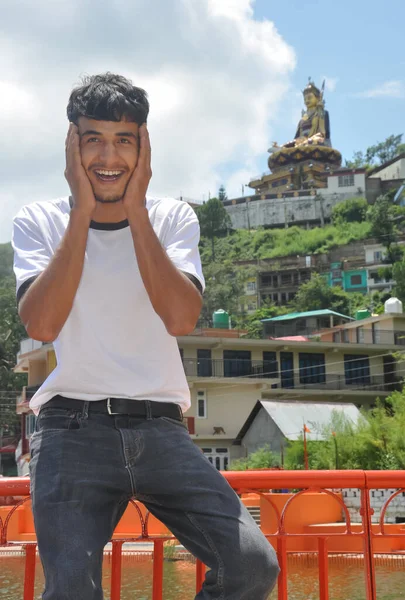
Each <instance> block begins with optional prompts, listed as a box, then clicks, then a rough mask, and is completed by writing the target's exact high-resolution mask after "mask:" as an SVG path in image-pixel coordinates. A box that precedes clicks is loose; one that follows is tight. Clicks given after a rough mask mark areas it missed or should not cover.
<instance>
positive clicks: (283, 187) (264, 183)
mask: <svg viewBox="0 0 405 600" xmlns="http://www.w3.org/2000/svg"><path fill="white" fill-rule="evenodd" d="M341 163H342V155H341V154H340V152H338V151H337V150H335V149H334V148H330V147H329V146H321V145H314V144H308V145H301V146H296V147H293V148H285V147H282V148H280V149H279V150H276V151H275V152H273V153H272V154H271V155H270V156H269V159H268V165H269V168H270V170H271V171H272V172H271V173H269V174H268V175H264V176H263V177H261V178H260V179H255V180H252V181H251V182H250V183H249V186H250V187H251V188H254V189H255V190H256V193H257V194H261V193H269V192H273V193H277V192H283V191H299V190H305V189H322V188H326V186H327V173H328V171H329V172H332V171H333V170H334V169H337V168H339V167H340V165H341Z"/></svg>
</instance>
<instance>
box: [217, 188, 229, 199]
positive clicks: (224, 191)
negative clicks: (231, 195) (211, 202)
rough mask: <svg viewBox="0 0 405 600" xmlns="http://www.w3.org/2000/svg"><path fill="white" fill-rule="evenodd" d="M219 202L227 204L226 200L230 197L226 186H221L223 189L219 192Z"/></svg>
mask: <svg viewBox="0 0 405 600" xmlns="http://www.w3.org/2000/svg"><path fill="white" fill-rule="evenodd" d="M218 200H220V202H225V200H228V195H227V193H226V190H225V186H224V185H221V187H220V188H219V190H218Z"/></svg>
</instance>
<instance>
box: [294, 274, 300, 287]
mask: <svg viewBox="0 0 405 600" xmlns="http://www.w3.org/2000/svg"><path fill="white" fill-rule="evenodd" d="M299 282H300V275H299V273H293V283H294V285H298V284H299Z"/></svg>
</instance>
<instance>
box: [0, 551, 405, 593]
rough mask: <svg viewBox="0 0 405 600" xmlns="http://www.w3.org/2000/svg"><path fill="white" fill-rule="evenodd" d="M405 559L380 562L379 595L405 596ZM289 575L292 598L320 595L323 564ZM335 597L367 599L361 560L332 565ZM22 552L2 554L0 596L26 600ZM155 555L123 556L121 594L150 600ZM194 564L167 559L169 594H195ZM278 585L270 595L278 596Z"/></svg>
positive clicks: (294, 567)
mask: <svg viewBox="0 0 405 600" xmlns="http://www.w3.org/2000/svg"><path fill="white" fill-rule="evenodd" d="M404 566H405V563H404V562H403V561H400V562H399V561H398V562H397V564H395V563H392V565H385V566H377V599H378V600H401V599H402V598H403V599H405V569H404ZM288 571H289V578H288V592H289V596H288V599H289V600H318V599H319V592H318V569H317V567H316V565H311V564H303V563H300V562H298V561H293V562H290V564H289V567H288ZM329 574H330V577H329V581H330V584H329V593H330V599H331V600H366V595H365V585H364V572H363V569H362V567H361V565H360V564H359V565H350V564H347V563H346V564H343V563H342V564H333V562H331V564H330V567H329ZM23 576H24V558H23V557H0V600H21V598H22V597H23ZM110 581H111V579H110V561H109V560H108V559H106V560H105V564H104V576H103V583H104V589H105V591H106V600H107V599H108V598H109V591H108V590H109V586H110ZM151 586H152V561H151V559H150V557H149V556H141V557H130V558H124V559H123V570H122V594H121V600H151V598H152V587H151ZM42 587H43V574H42V568H41V566H40V564H39V563H38V568H37V572H36V583H35V594H34V598H35V600H40V599H41V591H42ZM194 590H195V566H194V565H193V564H191V563H189V562H185V561H177V562H165V565H164V589H163V598H164V600H178V599H179V598H181V600H193V599H194ZM276 598H277V592H276V591H275V592H274V593H273V594H272V596H271V600H276Z"/></svg>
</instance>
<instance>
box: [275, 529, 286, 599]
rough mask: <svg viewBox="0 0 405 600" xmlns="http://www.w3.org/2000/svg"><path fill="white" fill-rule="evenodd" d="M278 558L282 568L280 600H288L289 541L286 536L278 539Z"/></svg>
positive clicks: (279, 583)
mask: <svg viewBox="0 0 405 600" xmlns="http://www.w3.org/2000/svg"><path fill="white" fill-rule="evenodd" d="M277 558H278V564H279V567H280V574H279V576H278V600H288V583H287V540H286V538H285V537H284V536H279V537H278V538H277Z"/></svg>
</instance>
